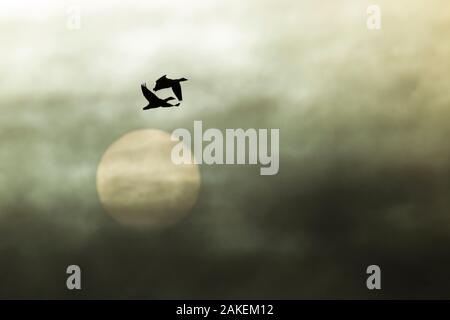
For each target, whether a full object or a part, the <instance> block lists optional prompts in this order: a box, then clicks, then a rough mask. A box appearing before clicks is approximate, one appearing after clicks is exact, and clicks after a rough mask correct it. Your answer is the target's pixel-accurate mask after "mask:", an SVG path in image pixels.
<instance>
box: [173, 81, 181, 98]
mask: <svg viewBox="0 0 450 320" xmlns="http://www.w3.org/2000/svg"><path fill="white" fill-rule="evenodd" d="M172 91H173V93H174V94H175V96H176V97H177V99H178V100H180V101H181V100H183V95H182V94H181V86H180V83H179V82H177V83H175V84H174V85H173V86H172Z"/></svg>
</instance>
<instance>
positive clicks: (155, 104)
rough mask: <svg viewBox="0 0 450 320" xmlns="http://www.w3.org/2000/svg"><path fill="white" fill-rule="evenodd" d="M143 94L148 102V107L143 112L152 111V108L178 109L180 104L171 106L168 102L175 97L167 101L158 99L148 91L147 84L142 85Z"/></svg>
mask: <svg viewBox="0 0 450 320" xmlns="http://www.w3.org/2000/svg"><path fill="white" fill-rule="evenodd" d="M141 89H142V93H143V94H144V97H145V99H147V101H148V105H147V106H145V107H144V108H143V110H147V109H152V108H159V107H163V108H168V107H178V106H179V105H180V104H179V103H177V104H170V103H168V101H170V100H174V99H175V98H174V97H169V98H166V99H160V98H158V97H157V96H156V95H155V94H154V93H153V92H151V91H150V90H148V88H147V84H145V83H143V84H141Z"/></svg>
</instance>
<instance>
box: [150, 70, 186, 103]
mask: <svg viewBox="0 0 450 320" xmlns="http://www.w3.org/2000/svg"><path fill="white" fill-rule="evenodd" d="M181 81H187V79H186V78H180V79H169V78H167V76H166V75H164V76H162V77H161V78H159V79H158V80H156V85H155V88H154V89H153V90H154V91H158V90H161V89H166V88H172V91H173V93H174V94H175V96H176V97H177V99H178V100H179V101H182V100H183V95H182V94H181V85H180V82H181Z"/></svg>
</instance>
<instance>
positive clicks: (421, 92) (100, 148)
mask: <svg viewBox="0 0 450 320" xmlns="http://www.w3.org/2000/svg"><path fill="white" fill-rule="evenodd" d="M369 4H372V2H369V1H359V0H343V1H339V2H337V1H334V2H330V1H328V2H326V3H322V4H320V5H319V4H318V3H317V1H313V0H307V1H306V0H302V1H294V0H281V1H274V0H262V1H257V0H251V1H237V0H231V1H230V0H227V1H225V0H219V1H202V0H193V1H189V2H187V1H181V0H171V1H170V0H169V1H163V0H152V1H126V2H124V1H95V3H92V1H87V0H86V1H75V0H74V1H56V0H55V1H50V0H47V1H31V0H29V1H23V0H22V1H20V0H19V1H12V0H7V1H3V2H2V3H1V5H0V9H1V10H0V38H1V39H2V40H1V41H2V55H1V60H0V70H2V72H1V73H0V88H1V89H0V108H1V109H0V110H1V117H0V132H1V134H0V145H1V150H2V151H1V152H0V167H1V170H0V297H1V298H67V299H71V298H160V299H161V298H380V297H381V298H411V297H422V298H445V297H447V298H448V297H450V281H449V280H448V277H447V276H446V275H447V272H448V270H449V268H450V258H449V252H450V198H449V192H450V163H449V154H450V149H449V147H448V137H449V135H450V120H449V119H450V109H449V108H450V93H449V90H448V88H449V86H450V76H449V75H448V70H450V68H449V67H450V62H449V60H448V57H450V42H449V41H447V40H448V37H449V36H450V10H449V9H450V8H449V5H448V3H447V1H444V0H433V1H428V2H424V1H419V0H414V1H403V0H402V1H396V2H395V3H392V1H387V0H379V1H377V4H379V6H380V8H381V11H382V29H381V30H379V31H369V30H368V29H367V27H366V18H367V15H366V9H367V7H368V5H369ZM73 9H75V11H76V10H77V9H79V10H80V13H81V16H80V18H81V20H80V21H81V25H80V27H81V28H80V29H78V30H71V29H70V28H68V27H67V23H68V19H70V13H71V12H73ZM163 74H167V75H168V76H171V77H186V78H188V79H189V81H188V82H186V83H184V84H183V96H184V101H183V105H182V107H180V108H176V109H175V108H173V109H155V110H150V111H151V112H142V110H141V109H142V107H143V106H145V104H146V102H145V100H144V98H143V97H142V94H141V92H140V87H139V85H140V83H142V82H148V83H152V81H154V79H156V78H158V77H159V76H161V75H163ZM194 120H202V121H203V126H204V127H205V128H210V127H215V128H220V129H225V128H279V129H280V171H279V173H278V175H275V176H260V175H259V167H258V166H201V167H200V172H201V177H202V186H201V189H200V193H199V198H198V201H197V203H196V205H195V207H194V208H193V209H192V211H191V212H190V213H189V214H188V215H187V216H186V217H185V218H184V219H183V220H181V221H180V222H179V223H178V224H176V225H174V226H172V227H170V228H164V229H161V230H135V229H133V228H127V227H123V226H121V225H119V224H118V223H117V222H115V221H114V220H113V219H111V217H110V216H109V215H108V214H106V213H105V212H104V210H103V209H102V207H101V205H100V202H99V199H98V196H97V191H96V170H97V166H98V164H99V161H100V159H101V157H102V155H103V153H104V152H105V150H106V149H107V148H108V147H109V146H110V145H111V143H113V142H114V141H115V140H117V139H118V138H119V137H121V136H122V135H124V134H126V133H128V132H130V131H133V130H137V129H145V128H155V129H160V130H164V131H167V132H171V131H172V130H174V129H176V128H181V127H182V128H187V129H189V130H192V128H193V121H194ZM69 264H77V265H80V267H81V269H82V274H83V280H82V281H83V282H82V286H83V289H82V290H81V291H79V292H71V291H68V290H67V289H66V286H65V284H66V282H65V281H66V274H65V271H66V267H67V266H68V265H69ZM371 264H378V265H380V267H381V270H382V286H383V290H382V291H381V292H376V293H374V292H370V291H368V290H367V289H366V286H365V280H366V274H365V270H366V267H367V266H368V265H371Z"/></svg>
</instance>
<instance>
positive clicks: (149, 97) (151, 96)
mask: <svg viewBox="0 0 450 320" xmlns="http://www.w3.org/2000/svg"><path fill="white" fill-rule="evenodd" d="M141 90H142V93H143V94H144V97H145V99H147V100H148V102H150V103H151V102H157V101H159V98H158V97H157V96H156V95H155V94H154V93H153V92H151V91H150V90H148V88H147V85H146V84H145V83H143V84H141Z"/></svg>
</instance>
